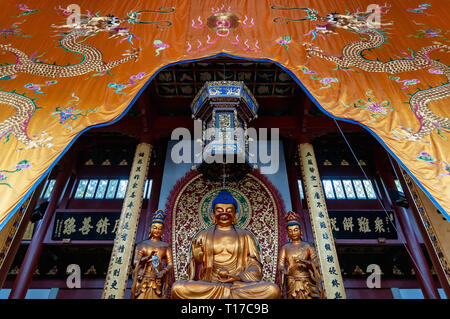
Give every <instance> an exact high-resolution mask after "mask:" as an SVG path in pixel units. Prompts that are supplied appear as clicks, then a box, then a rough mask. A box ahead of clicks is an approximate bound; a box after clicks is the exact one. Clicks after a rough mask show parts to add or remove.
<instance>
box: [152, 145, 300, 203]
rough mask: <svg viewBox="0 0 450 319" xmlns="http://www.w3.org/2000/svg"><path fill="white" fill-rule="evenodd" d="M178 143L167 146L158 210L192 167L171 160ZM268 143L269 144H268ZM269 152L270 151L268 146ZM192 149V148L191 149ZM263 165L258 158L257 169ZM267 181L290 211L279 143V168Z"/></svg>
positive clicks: (289, 198) (281, 148)
mask: <svg viewBox="0 0 450 319" xmlns="http://www.w3.org/2000/svg"><path fill="white" fill-rule="evenodd" d="M177 142H178V141H169V142H168V145H167V153H166V159H165V163H164V174H163V180H162V185H161V193H160V196H159V206H158V207H159V208H160V209H164V208H165V206H166V200H167V197H168V196H169V194H170V191H171V190H172V188H173V186H174V185H175V184H176V182H177V181H178V180H179V179H180V178H182V177H183V176H184V175H185V174H186V173H187V172H188V171H189V170H190V169H191V167H192V164H191V163H180V164H175V163H174V162H173V161H172V159H171V151H172V147H173V146H174V145H175V144H176V143H177ZM269 143H270V142H269ZM268 148H269V150H270V149H271V148H270V147H269V146H268ZM192 149H193V148H192ZM263 165H267V164H261V163H260V162H259V158H258V167H261V166H263ZM265 176H266V177H267V179H268V180H269V181H270V182H271V183H272V184H273V185H274V186H275V187H276V188H277V189H278V191H279V192H280V194H281V196H282V198H283V201H284V204H285V207H286V211H289V210H291V209H292V205H291V195H290V193H289V184H288V176H287V171H286V162H285V158H284V149H283V145H282V143H281V142H280V143H279V167H278V171H277V172H276V173H275V174H267V175H265Z"/></svg>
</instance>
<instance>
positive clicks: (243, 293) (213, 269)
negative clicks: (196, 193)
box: [172, 226, 280, 299]
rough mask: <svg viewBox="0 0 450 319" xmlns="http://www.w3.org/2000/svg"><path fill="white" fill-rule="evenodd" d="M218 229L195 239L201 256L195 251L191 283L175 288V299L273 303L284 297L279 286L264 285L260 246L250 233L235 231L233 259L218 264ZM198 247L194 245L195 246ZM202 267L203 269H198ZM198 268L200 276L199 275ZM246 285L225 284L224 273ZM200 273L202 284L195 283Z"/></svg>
mask: <svg viewBox="0 0 450 319" xmlns="http://www.w3.org/2000/svg"><path fill="white" fill-rule="evenodd" d="M214 229H215V227H214V226H213V227H210V228H208V229H206V230H204V231H202V232H200V233H199V234H198V235H197V237H196V238H195V239H194V244H195V243H201V244H200V246H201V252H200V251H199V250H195V249H194V247H192V249H191V259H190V263H189V271H188V273H189V278H190V279H189V280H179V281H177V282H175V283H174V285H173V286H172V298H181V299H273V298H279V297H280V290H279V288H278V286H277V285H275V284H273V283H270V282H265V281H262V265H261V261H260V256H259V251H258V246H257V244H256V241H255V239H254V238H253V236H252V235H251V233H250V232H248V231H246V230H243V229H239V228H235V230H233V231H236V235H237V236H236V237H237V238H236V241H235V244H234V250H233V253H232V255H231V256H230V258H229V259H228V260H226V261H223V262H217V261H216V260H214ZM193 246H194V245H193ZM198 265H200V267H197V266H198ZM197 268H198V272H197V271H196V270H197ZM223 268H225V269H227V270H228V273H229V274H230V275H234V276H240V277H241V279H242V281H235V282H233V283H222V282H220V281H219V275H218V272H219V270H220V269H223ZM197 273H198V280H195V278H196V275H197Z"/></svg>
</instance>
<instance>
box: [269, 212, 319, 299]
mask: <svg viewBox="0 0 450 319" xmlns="http://www.w3.org/2000/svg"><path fill="white" fill-rule="evenodd" d="M285 218H286V224H287V233H288V236H289V239H290V241H289V242H288V243H286V244H284V245H283V247H281V251H280V258H279V259H278V271H279V275H280V286H281V288H282V289H283V286H285V287H286V297H287V298H288V299H315V298H320V297H321V296H322V295H323V294H322V293H321V291H322V289H321V280H320V272H319V263H318V258H317V254H316V251H315V249H314V247H313V246H312V245H311V244H309V243H307V242H304V241H302V230H301V226H300V223H299V221H298V218H297V216H296V214H295V213H294V212H291V211H290V212H288V213H287V214H286V217H285ZM286 264H287V267H286Z"/></svg>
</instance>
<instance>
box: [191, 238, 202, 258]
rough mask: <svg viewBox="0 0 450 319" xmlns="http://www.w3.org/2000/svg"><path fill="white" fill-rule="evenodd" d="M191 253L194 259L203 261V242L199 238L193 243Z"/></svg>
mask: <svg viewBox="0 0 450 319" xmlns="http://www.w3.org/2000/svg"><path fill="white" fill-rule="evenodd" d="M192 253H193V254H194V258H195V259H196V260H198V261H201V260H203V241H202V239H201V238H199V239H196V240H195V241H194V244H193V247H192Z"/></svg>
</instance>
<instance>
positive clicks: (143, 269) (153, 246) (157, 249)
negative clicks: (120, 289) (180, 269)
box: [131, 219, 173, 299]
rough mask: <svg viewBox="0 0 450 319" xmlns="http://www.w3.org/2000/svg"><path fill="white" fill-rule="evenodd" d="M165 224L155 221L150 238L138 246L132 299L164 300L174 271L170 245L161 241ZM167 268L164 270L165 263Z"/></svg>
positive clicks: (135, 254)
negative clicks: (164, 262)
mask: <svg viewBox="0 0 450 319" xmlns="http://www.w3.org/2000/svg"><path fill="white" fill-rule="evenodd" d="M163 231H164V224H163V223H161V222H160V221H155V219H154V221H153V223H152V226H151V227H150V236H149V239H148V240H144V241H142V242H140V243H138V244H137V245H136V249H135V253H134V272H133V273H134V276H133V285H132V287H131V299H164V298H165V297H166V292H167V288H168V284H169V283H168V278H169V273H170V272H171V271H172V268H173V262H172V253H171V251H170V246H169V244H168V243H166V242H163V241H161V237H162V234H163ZM164 260H165V261H166V267H164V268H163V261H164Z"/></svg>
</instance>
